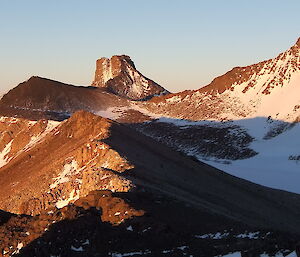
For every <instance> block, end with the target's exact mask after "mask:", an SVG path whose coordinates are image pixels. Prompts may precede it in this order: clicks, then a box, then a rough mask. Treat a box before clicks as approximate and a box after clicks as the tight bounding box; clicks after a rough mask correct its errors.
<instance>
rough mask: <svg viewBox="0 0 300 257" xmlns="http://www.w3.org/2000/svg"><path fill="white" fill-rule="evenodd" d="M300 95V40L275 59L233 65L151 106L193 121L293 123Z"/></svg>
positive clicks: (158, 100) (154, 102) (159, 98)
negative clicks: (201, 84) (255, 119)
mask: <svg viewBox="0 0 300 257" xmlns="http://www.w3.org/2000/svg"><path fill="white" fill-rule="evenodd" d="M299 95H300V39H298V41H297V42H296V44H295V45H293V46H292V47H291V48H290V49H288V50H287V51H285V52H283V53H281V54H279V55H278V56H277V57H276V58H274V59H270V60H267V61H263V62H260V63H257V64H254V65H250V66H246V67H236V68H233V69H232V70H231V71H229V72H227V73H226V74H224V75H222V76H219V77H217V78H216V79H214V80H213V81H212V82H211V83H210V84H209V85H207V86H205V87H203V88H201V89H199V90H195V91H183V92H180V93H176V94H170V95H167V96H164V97H157V98H154V99H152V100H151V101H150V102H151V104H150V108H151V111H153V112H156V113H162V114H164V115H168V116H171V117H176V118H178V117H180V118H185V119H191V120H199V119H201V120H203V119H216V120H231V119H240V118H253V117H269V116H270V117H271V118H273V119H280V120H284V121H289V122H292V121H294V120H296V119H297V117H298V116H299V115H300V97H299ZM151 105H152V106H151Z"/></svg>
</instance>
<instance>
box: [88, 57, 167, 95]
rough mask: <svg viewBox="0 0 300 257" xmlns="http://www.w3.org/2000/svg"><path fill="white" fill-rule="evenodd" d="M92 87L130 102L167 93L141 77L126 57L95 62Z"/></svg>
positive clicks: (102, 59) (149, 80)
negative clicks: (130, 100)
mask: <svg viewBox="0 0 300 257" xmlns="http://www.w3.org/2000/svg"><path fill="white" fill-rule="evenodd" d="M92 85H93V86H96V87H102V88H107V89H108V90H109V91H111V92H112V93H114V94H116V95H119V96H122V97H127V98H129V99H132V100H143V99H148V98H151V97H153V96H155V95H163V94H167V93H168V91H167V90H166V89H164V88H163V87H161V86H160V85H158V84H157V83H155V82H154V81H152V80H151V79H148V78H146V77H145V76H144V75H142V74H141V73H140V72H139V71H138V70H137V69H136V67H135V65H134V63H133V61H132V60H131V59H130V57H129V56H127V55H114V56H112V57H111V58H110V59H108V58H101V59H99V60H97V63H96V72H95V79H94V81H93V83H92Z"/></svg>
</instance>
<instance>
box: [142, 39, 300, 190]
mask: <svg viewBox="0 0 300 257" xmlns="http://www.w3.org/2000/svg"><path fill="white" fill-rule="evenodd" d="M140 107H141V109H140V110H142V112H144V113H147V114H149V115H150V116H152V117H155V118H159V119H158V120H156V121H155V122H147V123H145V124H142V125H139V126H138V129H139V130H140V131H142V132H144V133H146V134H147V135H149V136H152V137H153V138H156V139H157V140H159V141H160V142H164V143H166V144H168V145H169V146H171V147H174V148H176V149H178V150H180V151H182V152H184V153H186V154H189V155H193V156H195V157H196V158H198V159H199V160H202V161H205V162H207V163H209V164H210V165H213V166H215V167H217V168H220V169H221V170H224V171H226V172H228V173H230V174H233V175H235V176H238V177H241V178H245V179H248V180H250V181H253V182H256V183H259V184H262V185H265V186H269V187H273V188H278V189H283V190H288V191H292V192H297V193H300V188H299V186H298V185H297V181H299V180H300V172H299V170H300V140H299V133H300V125H299V123H297V122H298V121H299V116H300V39H298V41H297V42H296V44H295V45H293V46H292V47H291V48H290V49H288V50H287V51H285V52H284V53H281V54H280V55H278V56H277V57H276V58H274V59H270V60H267V61H263V62H260V63H258V64H254V65H250V66H247V67H237V68H234V69H232V70H231V71H229V72H228V73H226V74H224V75H222V76H220V77H218V78H216V79H214V80H213V81H212V82H211V84H209V85H208V86H206V87H204V88H201V89H199V90H196V91H184V92H181V93H177V94H170V95H167V96H163V97H157V98H154V99H152V100H150V102H149V103H140ZM142 108H144V109H142ZM163 117H167V118H168V119H164V118H163ZM181 119H184V120H185V121H182V120H181ZM188 120H194V122H191V121H188ZM208 121H209V122H208ZM162 131H164V133H162Z"/></svg>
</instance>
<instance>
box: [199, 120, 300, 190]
mask: <svg viewBox="0 0 300 257" xmlns="http://www.w3.org/2000/svg"><path fill="white" fill-rule="evenodd" d="M243 123H244V124H243ZM246 123H247V122H245V121H243V120H240V121H236V124H237V125H241V126H244V127H245V128H246V129H247V130H248V133H249V134H250V135H251V136H253V137H254V138H255V140H254V141H253V142H252V144H251V145H250V148H252V149H253V150H254V151H256V152H258V154H257V155H256V156H254V157H252V158H249V159H244V160H236V161H230V164H224V162H222V160H218V159H214V160H213V159H211V160H207V159H203V158H202V157H201V156H197V158H198V159H200V160H201V161H203V162H206V163H207V164H210V165H212V166H214V167H216V168H218V169H221V170H223V171H225V172H227V173H229V174H231V175H234V176H237V177H240V178H243V179H247V180H250V181H252V182H254V183H258V184H261V185H264V186H268V187H271V188H276V189H282V190H286V191H290V192H295V193H300V187H299V181H300V157H299V158H298V156H300V138H299V135H300V124H299V123H296V124H294V125H293V126H292V127H290V128H289V129H287V130H286V131H284V132H283V133H281V134H279V135H277V136H275V137H272V138H270V139H264V136H265V135H266V132H267V131H268V126H267V124H266V123H265V125H263V124H251V125H250V124H246ZM297 158H298V159H299V160H297ZM226 163H228V162H226Z"/></svg>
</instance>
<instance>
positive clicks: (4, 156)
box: [0, 140, 13, 168]
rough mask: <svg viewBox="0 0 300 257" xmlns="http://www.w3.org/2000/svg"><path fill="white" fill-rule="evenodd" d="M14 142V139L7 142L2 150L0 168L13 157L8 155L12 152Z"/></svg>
mask: <svg viewBox="0 0 300 257" xmlns="http://www.w3.org/2000/svg"><path fill="white" fill-rule="evenodd" d="M12 143H13V140H11V141H10V142H9V143H8V144H6V146H5V147H4V149H3V150H2V152H0V168H1V167H3V166H4V165H6V164H7V163H8V162H9V161H10V160H11V159H12V158H9V157H8V156H7V155H8V154H9V153H10V150H11V145H12Z"/></svg>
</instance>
